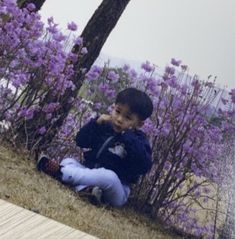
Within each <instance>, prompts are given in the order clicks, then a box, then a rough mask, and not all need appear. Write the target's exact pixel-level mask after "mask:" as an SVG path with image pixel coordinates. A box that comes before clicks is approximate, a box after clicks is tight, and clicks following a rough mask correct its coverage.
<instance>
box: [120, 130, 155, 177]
mask: <svg viewBox="0 0 235 239" xmlns="http://www.w3.org/2000/svg"><path fill="white" fill-rule="evenodd" d="M123 141H124V144H125V149H126V151H127V157H126V160H127V164H128V170H129V172H130V175H133V176H134V175H136V176H138V175H144V174H146V173H147V172H148V171H149V170H150V169H151V167H152V150H151V147H150V145H149V142H148V140H147V138H146V137H145V134H144V133H143V132H141V131H134V130H127V131H126V132H125V133H124V135H123Z"/></svg>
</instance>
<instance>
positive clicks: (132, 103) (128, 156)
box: [37, 88, 153, 206]
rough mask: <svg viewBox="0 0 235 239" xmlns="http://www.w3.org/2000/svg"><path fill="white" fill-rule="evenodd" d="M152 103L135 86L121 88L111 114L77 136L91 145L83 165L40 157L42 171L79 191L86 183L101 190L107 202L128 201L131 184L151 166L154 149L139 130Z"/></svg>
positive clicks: (92, 122)
mask: <svg viewBox="0 0 235 239" xmlns="http://www.w3.org/2000/svg"><path fill="white" fill-rule="evenodd" d="M152 111H153V104H152V101H151V99H150V98H149V96H148V95H147V94H146V93H144V92H142V91H140V90H137V89H135V88H127V89H125V90H123V91H121V92H120V93H119V94H118V95H117V97H116V101H115V105H114V107H113V110H112V113H111V115H106V114H102V115H100V116H99V117H97V118H95V119H91V120H90V122H88V123H87V124H86V125H84V126H83V127H82V128H81V129H80V131H79V132H78V133H77V136H76V144H77V145H78V146H79V147H81V148H88V149H89V150H88V151H86V152H84V165H82V164H80V163H79V162H78V161H77V160H75V159H72V158H65V159H63V160H62V161H61V162H60V163H57V161H55V160H51V159H49V158H48V157H46V156H41V157H40V158H39V160H38V163H37V168H38V170H39V171H43V172H45V173H47V174H49V175H51V176H53V177H55V178H57V179H58V180H60V181H62V182H63V183H66V184H69V185H71V186H74V187H75V190H76V191H79V190H81V189H82V188H85V187H87V186H92V187H95V188H97V187H98V188H99V189H101V190H102V193H103V194H102V196H103V200H104V202H106V203H108V204H110V205H112V206H122V205H123V204H124V203H126V202H127V199H128V196H129V194H130V185H131V184H133V183H136V182H137V180H138V178H139V177H140V175H144V174H146V173H147V172H148V170H149V169H150V168H151V165H152V162H151V148H150V145H149V142H148V140H147V139H146V136H145V134H144V133H143V132H142V131H141V130H139V129H138V128H139V127H141V126H142V125H143V123H144V120H145V119H147V118H148V117H150V115H151V114H152Z"/></svg>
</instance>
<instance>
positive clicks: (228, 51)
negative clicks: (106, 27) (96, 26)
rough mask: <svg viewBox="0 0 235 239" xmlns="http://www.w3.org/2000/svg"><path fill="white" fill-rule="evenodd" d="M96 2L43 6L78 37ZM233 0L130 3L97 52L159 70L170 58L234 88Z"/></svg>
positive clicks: (69, 0) (52, 0) (46, 14)
mask: <svg viewBox="0 0 235 239" xmlns="http://www.w3.org/2000/svg"><path fill="white" fill-rule="evenodd" d="M101 2H102V1H101V0H66V1H62V0H60V1H58V0H47V1H46V3H45V4H44V5H43V7H42V10H41V15H42V17H43V21H46V19H47V18H48V17H50V16H53V17H54V20H55V22H56V23H59V24H60V25H61V28H65V26H66V25H67V23H68V22H71V21H74V22H76V23H77V24H78V26H79V31H78V34H80V33H81V31H82V30H83V28H84V27H85V25H86V23H87V22H88V20H89V19H90V17H91V16H92V14H93V13H94V11H95V10H96V8H97V7H98V5H99V4H100V3H101ZM234 11H235V0H131V1H130V3H129V4H128V6H127V8H126V9H125V11H124V13H123V15H122V16H121V18H120V19H119V22H118V23H117V25H116V27H115V29H114V30H113V31H112V32H111V34H110V36H109V38H108V40H107V41H106V43H105V45H104V47H103V49H102V52H103V53H104V54H107V55H110V56H113V57H119V58H124V59H130V60H137V61H140V62H144V61H146V60H149V61H150V62H152V63H154V64H156V65H158V66H160V67H164V66H165V65H166V64H167V63H168V62H169V61H170V59H171V58H172V57H174V58H176V59H181V60H182V61H183V63H184V64H186V65H188V66H189V67H190V72H191V74H198V75H199V76H200V77H201V78H202V79H207V76H208V75H210V74H212V75H213V76H217V80H216V82H217V84H218V85H219V86H221V87H224V86H227V87H228V88H235V79H234V78H235V13H234Z"/></svg>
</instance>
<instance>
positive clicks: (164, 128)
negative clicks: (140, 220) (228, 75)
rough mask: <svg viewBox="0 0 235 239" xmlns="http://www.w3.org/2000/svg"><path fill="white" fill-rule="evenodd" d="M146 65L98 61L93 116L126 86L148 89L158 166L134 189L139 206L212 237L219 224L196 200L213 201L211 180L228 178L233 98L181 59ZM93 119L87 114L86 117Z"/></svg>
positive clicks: (91, 89)
mask: <svg viewBox="0 0 235 239" xmlns="http://www.w3.org/2000/svg"><path fill="white" fill-rule="evenodd" d="M141 68H142V72H141V73H137V72H136V71H134V70H133V69H131V68H129V67H128V66H124V67H123V68H118V69H113V68H109V67H108V66H105V67H103V68H102V67H98V66H93V67H92V68H91V70H90V71H89V72H88V73H87V75H86V81H85V84H84V85H83V89H82V91H81V96H82V97H84V98H85V99H86V100H88V102H90V106H89V108H90V110H88V111H87V112H89V115H88V118H90V117H91V115H90V113H91V111H95V112H96V113H97V114H98V113H108V112H109V111H110V106H111V104H112V103H113V101H114V98H115V96H116V94H117V92H118V91H120V90H121V89H123V88H125V87H128V86H134V87H137V88H140V89H142V90H144V91H146V92H147V93H148V94H149V95H150V96H151V98H152V100H153V102H154V112H153V115H152V117H151V119H149V120H146V122H145V124H144V126H143V128H142V129H143V130H144V131H145V133H146V134H147V135H148V137H149V139H150V141H151V145H152V149H153V160H154V162H153V163H154V165H153V168H152V170H151V172H150V173H149V174H148V175H147V176H146V177H145V178H143V179H142V180H141V181H140V182H139V184H138V185H137V187H136V188H135V190H134V193H133V197H134V198H135V200H136V202H137V203H136V205H135V206H136V207H138V208H142V209H144V208H146V206H148V208H149V207H150V208H151V213H152V214H153V215H157V216H158V217H161V219H162V220H164V221H165V222H166V223H168V224H170V225H177V226H178V228H181V230H183V231H185V232H190V233H192V234H194V235H197V236H203V237H205V238H211V237H212V235H213V233H214V225H213V224H208V223H207V224H205V225H204V224H200V223H199V221H197V217H196V215H197V212H198V211H200V210H201V207H199V208H191V207H190V205H191V204H192V202H195V201H196V202H197V203H198V205H203V204H207V203H208V201H209V198H211V197H213V198H215V197H216V193H215V192H214V190H212V189H211V187H212V186H211V183H212V182H214V183H219V182H220V180H221V179H222V174H221V167H222V164H224V163H223V161H224V160H222V159H223V155H224V148H225V143H226V144H227V143H229V144H230V142H232V137H231V138H230V139H229V140H228V138H229V137H228V135H230V136H232V135H234V130H235V128H234V111H233V107H234V106H233V102H232V100H231V99H229V98H227V99H226V100H225V99H224V100H223V101H222V99H223V95H224V91H223V90H221V89H217V88H216V87H215V85H214V83H212V82H202V81H199V79H198V78H197V76H194V77H191V76H189V75H188V74H187V71H186V70H187V67H186V66H185V65H181V62H180V61H176V60H172V64H171V65H169V66H167V67H166V68H165V72H164V74H163V75H161V76H160V75H157V74H155V67H154V66H152V65H151V64H150V63H149V62H146V63H144V64H142V66H141ZM180 68H181V70H180ZM224 104H226V105H224ZM218 106H219V108H218ZM225 106H226V107H225ZM220 107H222V108H220ZM86 109H88V108H87V107H86ZM225 109H226V110H225ZM231 116H232V117H231ZM80 120H81V118H80ZM87 120H88V119H86V113H85V114H84V115H83V119H82V121H83V122H86V121H87ZM73 125H74V123H73ZM75 125H78V124H75ZM75 132H76V131H75ZM218 165H221V167H218ZM193 215H194V216H193Z"/></svg>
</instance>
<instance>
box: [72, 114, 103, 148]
mask: <svg viewBox="0 0 235 239" xmlns="http://www.w3.org/2000/svg"><path fill="white" fill-rule="evenodd" d="M96 119H97V118H94V119H91V120H90V121H89V122H88V123H87V124H85V125H84V126H83V127H82V128H81V129H80V130H79V131H78V133H77V135H76V144H77V146H79V147H81V148H93V147H94V146H95V144H96V142H97V140H98V137H99V135H101V133H102V126H101V125H99V124H97V122H96Z"/></svg>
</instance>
